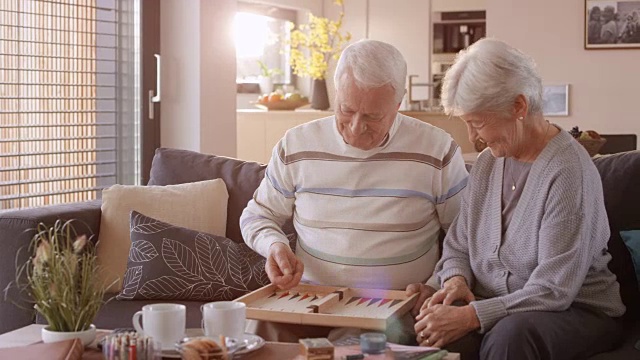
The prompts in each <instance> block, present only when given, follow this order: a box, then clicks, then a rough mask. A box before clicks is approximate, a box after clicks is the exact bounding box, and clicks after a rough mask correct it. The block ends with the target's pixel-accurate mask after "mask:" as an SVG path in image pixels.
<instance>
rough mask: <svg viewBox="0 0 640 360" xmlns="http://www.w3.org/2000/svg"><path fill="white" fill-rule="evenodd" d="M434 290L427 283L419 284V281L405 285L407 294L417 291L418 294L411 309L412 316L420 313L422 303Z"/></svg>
mask: <svg viewBox="0 0 640 360" xmlns="http://www.w3.org/2000/svg"><path fill="white" fill-rule="evenodd" d="M435 292H436V289H434V288H432V287H431V286H429V285H425V284H420V283H414V284H409V285H407V290H406V294H407V296H411V295H413V294H417V293H419V294H420V295H418V301H416V304H415V305H413V309H411V315H413V317H416V316H418V314H419V313H420V308H421V307H422V304H424V303H425V302H426V301H427V299H429V298H430V297H431V296H432V295H433V294H434V293H435Z"/></svg>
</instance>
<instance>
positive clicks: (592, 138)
mask: <svg viewBox="0 0 640 360" xmlns="http://www.w3.org/2000/svg"><path fill="white" fill-rule="evenodd" d="M569 134H571V136H573V137H574V138H575V139H576V140H578V142H579V143H580V144H582V146H584V148H585V149H586V150H587V153H589V156H592V157H593V156H595V155H596V154H598V151H600V148H602V145H604V143H606V142H607V139H605V138H603V137H602V136H600V134H598V133H597V132H595V131H593V130H586V131H580V128H578V127H577V126H574V127H573V128H572V129H571V130H570V131H569Z"/></svg>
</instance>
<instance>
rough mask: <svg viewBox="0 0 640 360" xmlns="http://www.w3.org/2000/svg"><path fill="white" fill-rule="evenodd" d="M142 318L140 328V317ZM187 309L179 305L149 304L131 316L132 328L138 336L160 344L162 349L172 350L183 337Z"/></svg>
mask: <svg viewBox="0 0 640 360" xmlns="http://www.w3.org/2000/svg"><path fill="white" fill-rule="evenodd" d="M141 316H142V326H140V317H141ZM186 316H187V307H186V306H184V305H180V304H151V305H145V306H143V307H142V311H138V312H136V313H135V314H133V319H132V320H133V327H134V328H135V329H136V331H137V332H138V334H140V335H143V336H150V337H152V338H153V339H154V340H155V341H158V342H160V343H162V349H163V350H166V349H173V347H174V345H175V343H176V342H178V341H180V340H181V339H182V338H183V337H184V333H185V327H186V321H187V320H186Z"/></svg>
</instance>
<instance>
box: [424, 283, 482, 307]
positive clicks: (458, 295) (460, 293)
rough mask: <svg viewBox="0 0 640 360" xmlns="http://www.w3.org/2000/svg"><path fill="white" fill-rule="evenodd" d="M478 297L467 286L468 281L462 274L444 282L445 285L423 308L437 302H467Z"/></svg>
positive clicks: (446, 303)
mask: <svg viewBox="0 0 640 360" xmlns="http://www.w3.org/2000/svg"><path fill="white" fill-rule="evenodd" d="M475 299H476V297H475V296H473V293H472V292H471V290H470V289H469V286H467V281H466V280H465V279H464V277H462V276H454V277H452V278H451V279H449V280H447V281H446V282H445V283H444V287H443V288H442V289H440V290H438V291H436V293H435V294H433V296H432V297H431V299H429V301H427V302H425V303H424V306H423V307H422V309H426V308H429V307H431V306H434V305H437V304H443V305H451V304H453V303H454V302H456V301H463V302H465V303H466V304H469V303H470V302H472V301H474V300H475Z"/></svg>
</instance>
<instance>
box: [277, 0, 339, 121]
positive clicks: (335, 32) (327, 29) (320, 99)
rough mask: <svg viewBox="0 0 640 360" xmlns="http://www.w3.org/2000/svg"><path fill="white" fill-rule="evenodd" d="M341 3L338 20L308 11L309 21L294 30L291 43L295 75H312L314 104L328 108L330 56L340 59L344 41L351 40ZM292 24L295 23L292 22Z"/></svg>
mask: <svg viewBox="0 0 640 360" xmlns="http://www.w3.org/2000/svg"><path fill="white" fill-rule="evenodd" d="M334 4H336V5H338V6H340V7H341V10H340V15H339V17H338V20H337V21H332V20H329V19H327V18H325V17H321V16H314V15H313V14H311V13H309V22H308V23H307V24H301V25H300V26H299V27H298V29H297V30H293V31H292V32H291V39H290V40H289V42H288V43H289V47H290V50H291V67H292V68H293V72H294V73H295V74H296V75H300V76H304V77H310V78H312V79H313V91H312V94H311V107H312V108H314V109H318V110H326V109H328V108H329V96H328V94H327V84H326V80H325V79H326V77H327V70H328V69H329V62H330V61H331V60H338V59H339V58H340V53H341V52H342V49H343V47H344V45H345V44H346V43H347V42H349V40H351V34H350V33H349V32H346V33H344V34H343V33H341V31H340V30H341V28H342V19H343V18H344V1H343V0H334ZM290 26H291V27H292V28H293V24H292V23H290Z"/></svg>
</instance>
